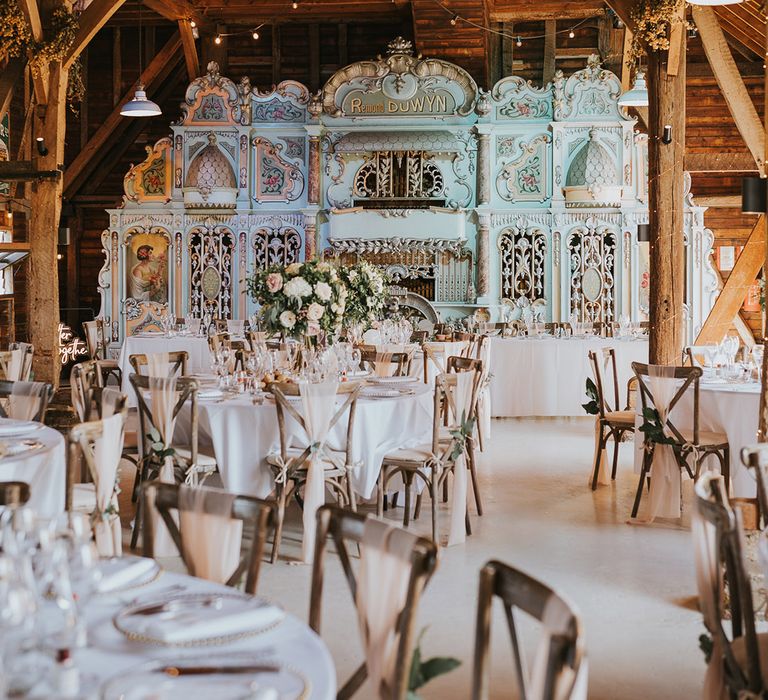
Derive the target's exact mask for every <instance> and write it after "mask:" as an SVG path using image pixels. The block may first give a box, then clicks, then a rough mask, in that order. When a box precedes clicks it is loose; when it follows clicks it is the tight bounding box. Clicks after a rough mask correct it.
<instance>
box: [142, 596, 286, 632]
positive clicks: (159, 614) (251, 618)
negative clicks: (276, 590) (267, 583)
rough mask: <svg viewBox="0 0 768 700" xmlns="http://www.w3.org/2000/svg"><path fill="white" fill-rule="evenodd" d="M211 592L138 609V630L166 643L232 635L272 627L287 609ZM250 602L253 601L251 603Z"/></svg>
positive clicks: (283, 615)
mask: <svg viewBox="0 0 768 700" xmlns="http://www.w3.org/2000/svg"><path fill="white" fill-rule="evenodd" d="M238 602H241V601H238V600H237V599H234V600H233V599H231V598H227V597H224V596H216V595H211V596H209V597H207V598H205V599H201V598H200V597H197V598H195V599H194V600H185V599H184V598H177V599H171V600H169V601H168V602H166V603H162V604H159V605H157V606H153V607H152V608H150V609H149V610H147V609H145V610H144V612H141V609H139V610H137V611H136V612H135V613H134V615H133V617H134V620H135V619H136V618H139V617H140V616H143V617H144V618H145V619H142V620H141V621H140V622H138V624H135V625H134V627H135V630H136V631H137V632H138V633H139V634H142V635H144V636H146V637H150V638H152V639H156V640H158V641H160V642H162V643H164V644H183V643H185V642H193V641H196V640H202V639H209V638H213V637H228V636H230V635H236V634H240V633H246V632H251V631H256V630H260V629H264V628H266V627H271V626H272V625H275V624H277V623H278V622H280V621H281V620H282V619H283V618H284V617H285V613H284V612H283V611H282V610H281V609H280V608H278V607H275V606H274V605H270V604H268V603H262V602H260V601H256V600H255V599H243V602H245V603H246V605H243V604H237V603H238ZM248 603H250V605H248Z"/></svg>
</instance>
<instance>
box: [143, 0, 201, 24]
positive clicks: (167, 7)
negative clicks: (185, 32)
mask: <svg viewBox="0 0 768 700" xmlns="http://www.w3.org/2000/svg"><path fill="white" fill-rule="evenodd" d="M144 4H145V5H146V6H147V7H148V8H149V9H150V10H153V11H155V12H157V14H158V15H160V16H161V17H165V18H166V19H169V20H171V21H172V22H178V21H179V20H182V19H183V20H187V21H194V23H195V24H196V25H197V26H198V27H200V29H210V24H211V23H210V22H209V21H208V20H207V19H206V18H205V15H203V14H201V13H200V11H199V10H198V9H197V8H196V7H195V6H194V5H193V4H192V3H189V2H186V0H144Z"/></svg>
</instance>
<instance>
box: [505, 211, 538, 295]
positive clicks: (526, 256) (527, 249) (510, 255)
mask: <svg viewBox="0 0 768 700" xmlns="http://www.w3.org/2000/svg"><path fill="white" fill-rule="evenodd" d="M499 252H500V254H501V296H502V298H503V299H511V300H517V299H519V298H521V297H525V298H526V299H528V300H529V301H531V302H534V301H536V300H537V299H544V289H545V287H544V285H545V269H546V266H545V262H546V260H545V259H546V254H547V237H546V234H545V233H544V231H542V230H541V229H540V228H536V227H531V228H525V227H524V226H520V227H517V226H514V227H511V228H506V229H504V230H503V231H502V232H501V234H500V235H499Z"/></svg>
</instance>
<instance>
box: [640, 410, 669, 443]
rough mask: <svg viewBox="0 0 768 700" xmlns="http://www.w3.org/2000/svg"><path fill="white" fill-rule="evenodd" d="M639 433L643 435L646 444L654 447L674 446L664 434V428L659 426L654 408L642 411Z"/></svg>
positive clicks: (658, 419)
mask: <svg viewBox="0 0 768 700" xmlns="http://www.w3.org/2000/svg"><path fill="white" fill-rule="evenodd" d="M640 432H641V433H643V434H644V435H645V441H646V443H654V444H656V445H674V444H676V441H675V439H674V438H671V437H669V436H668V435H666V434H665V433H664V426H663V425H662V424H661V417H660V416H659V412H658V411H657V410H656V409H655V408H651V407H650V406H648V407H646V408H644V409H643V424H642V425H641V426H640Z"/></svg>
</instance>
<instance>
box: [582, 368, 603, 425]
mask: <svg viewBox="0 0 768 700" xmlns="http://www.w3.org/2000/svg"><path fill="white" fill-rule="evenodd" d="M585 393H586V394H587V398H588V399H589V401H588V402H587V403H583V404H581V407H582V408H583V409H584V410H585V411H586V412H587V413H588V414H589V415H590V416H596V415H597V414H598V413H600V396H599V395H598V393H597V386H596V385H595V383H594V382H593V381H592V380H591V379H590V378H589V377H587V386H586V389H585Z"/></svg>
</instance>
